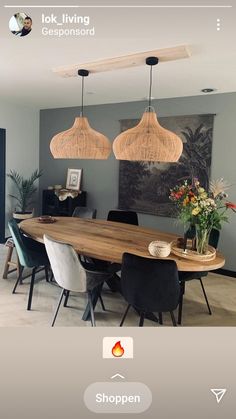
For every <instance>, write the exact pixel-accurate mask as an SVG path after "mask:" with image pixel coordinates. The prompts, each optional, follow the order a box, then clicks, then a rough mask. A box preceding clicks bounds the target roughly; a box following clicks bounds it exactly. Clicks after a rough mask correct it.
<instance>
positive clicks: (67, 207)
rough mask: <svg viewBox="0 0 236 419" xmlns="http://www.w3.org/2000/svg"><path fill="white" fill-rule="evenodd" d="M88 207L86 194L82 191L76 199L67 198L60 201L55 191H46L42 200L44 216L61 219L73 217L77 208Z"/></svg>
mask: <svg viewBox="0 0 236 419" xmlns="http://www.w3.org/2000/svg"><path fill="white" fill-rule="evenodd" d="M85 206H86V192H85V191H81V192H80V194H79V195H78V196H77V197H76V198H71V197H69V198H66V199H65V200H64V201H60V200H59V199H58V197H57V195H56V194H55V192H54V190H49V189H45V190H44V191H43V198H42V214H43V215H55V216H61V217H71V216H72V214H73V211H74V209H75V207H85Z"/></svg>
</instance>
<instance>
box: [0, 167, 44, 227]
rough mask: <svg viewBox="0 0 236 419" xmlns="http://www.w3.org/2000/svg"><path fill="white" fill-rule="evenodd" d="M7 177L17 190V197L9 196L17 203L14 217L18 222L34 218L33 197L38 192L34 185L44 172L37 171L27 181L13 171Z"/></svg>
mask: <svg viewBox="0 0 236 419" xmlns="http://www.w3.org/2000/svg"><path fill="white" fill-rule="evenodd" d="M7 176H8V177H9V178H10V179H11V180H12V182H13V184H14V186H15V188H16V195H11V194H9V196H10V197H12V198H14V199H15V200H16V201H17V205H16V208H15V211H14V212H13V217H14V218H16V219H18V220H25V219H26V218H32V217H33V211H34V210H33V209H32V207H31V205H32V203H33V195H34V194H35V192H36V191H37V188H36V186H35V185H34V183H35V181H36V180H37V179H39V178H40V176H42V172H41V171H39V170H35V171H34V172H33V173H32V175H31V176H30V177H29V178H28V179H25V178H24V177H23V176H22V175H20V174H19V173H18V172H16V171H15V170H11V171H10V173H8V174H7Z"/></svg>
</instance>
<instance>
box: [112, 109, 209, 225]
mask: <svg viewBox="0 0 236 419" xmlns="http://www.w3.org/2000/svg"><path fill="white" fill-rule="evenodd" d="M159 122H160V124H161V125H162V126H163V127H164V128H167V129H168V130H170V131H173V132H175V133H176V134H177V135H178V136H180V137H181V139H182V141H183V153H182V155H181V157H180V159H179V161H178V162H177V163H158V162H157V163H156V162H154V163H153V162H129V161H120V172H119V208H120V209H131V210H135V211H138V212H143V213H147V214H154V215H159V216H164V217H175V215H176V210H175V207H174V205H173V203H172V202H171V201H170V199H169V191H170V189H171V188H173V187H174V186H175V185H176V184H178V183H181V182H183V180H185V179H189V180H192V179H193V178H194V177H196V178H198V179H199V181H200V183H201V185H203V187H204V188H205V189H208V186H209V177H210V169H211V152H212V134H213V123H214V115H185V116H171V117H163V118H159ZM137 123H138V120H137V119H125V120H121V121H120V124H121V131H124V130H127V129H128V128H132V127H133V126H135V125H136V124H137Z"/></svg>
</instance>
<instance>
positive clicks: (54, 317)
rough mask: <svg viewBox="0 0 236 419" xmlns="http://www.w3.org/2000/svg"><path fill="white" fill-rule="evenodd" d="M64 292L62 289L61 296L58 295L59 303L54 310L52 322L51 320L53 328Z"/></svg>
mask: <svg viewBox="0 0 236 419" xmlns="http://www.w3.org/2000/svg"><path fill="white" fill-rule="evenodd" d="M64 292H65V290H64V289H62V291H61V294H60V297H59V301H58V304H57V308H56V310H55V314H54V316H53V320H52V324H51V327H53V326H54V324H55V321H56V318H57V315H58V311H59V308H60V306H61V302H62V298H63V296H64Z"/></svg>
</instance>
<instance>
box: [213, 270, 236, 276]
mask: <svg viewBox="0 0 236 419" xmlns="http://www.w3.org/2000/svg"><path fill="white" fill-rule="evenodd" d="M214 272H216V273H217V274H220V275H225V276H231V278H236V272H235V271H229V270H228V269H217V270H216V271H214Z"/></svg>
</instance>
